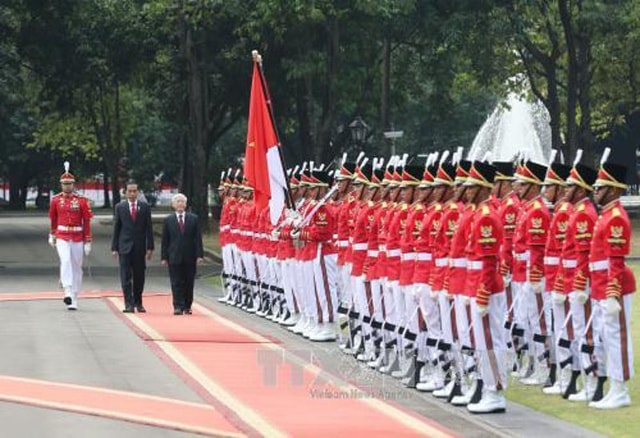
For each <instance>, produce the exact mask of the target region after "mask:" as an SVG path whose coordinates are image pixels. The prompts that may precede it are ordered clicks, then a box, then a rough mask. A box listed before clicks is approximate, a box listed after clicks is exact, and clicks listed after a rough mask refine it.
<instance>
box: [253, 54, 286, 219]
mask: <svg viewBox="0 0 640 438" xmlns="http://www.w3.org/2000/svg"><path fill="white" fill-rule="evenodd" d="M260 75H261V72H260V69H259V66H258V63H257V62H254V63H253V79H252V81H251V98H250V100H249V126H248V130H247V146H246V152H245V161H244V176H245V178H247V180H248V181H249V184H250V185H251V186H252V187H253V189H254V200H255V203H256V207H257V208H258V209H259V210H258V211H260V210H262V209H263V208H264V207H266V206H267V204H268V205H269V210H270V217H271V223H272V224H273V225H275V224H276V223H277V222H278V219H279V217H280V215H281V213H282V209H283V208H284V205H285V196H286V190H287V181H286V176H285V172H284V168H283V166H282V160H281V158H280V149H279V148H280V144H279V142H278V136H277V134H276V130H275V127H274V126H273V122H272V120H271V117H270V115H269V108H268V107H267V99H266V93H265V90H264V88H263V86H262V81H261V80H260Z"/></svg>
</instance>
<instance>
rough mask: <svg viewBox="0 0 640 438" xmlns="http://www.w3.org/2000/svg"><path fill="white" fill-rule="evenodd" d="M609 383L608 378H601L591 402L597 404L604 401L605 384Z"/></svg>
mask: <svg viewBox="0 0 640 438" xmlns="http://www.w3.org/2000/svg"><path fill="white" fill-rule="evenodd" d="M606 381H607V376H599V377H598V384H597V385H596V390H595V391H594V393H593V398H592V399H591V401H594V402H597V401H600V400H602V398H603V397H604V382H606Z"/></svg>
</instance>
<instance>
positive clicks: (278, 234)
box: [271, 230, 280, 239]
mask: <svg viewBox="0 0 640 438" xmlns="http://www.w3.org/2000/svg"><path fill="white" fill-rule="evenodd" d="M271 237H273V238H274V239H277V238H279V237H280V230H273V231H272V232H271Z"/></svg>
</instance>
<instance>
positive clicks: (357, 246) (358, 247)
mask: <svg viewBox="0 0 640 438" xmlns="http://www.w3.org/2000/svg"><path fill="white" fill-rule="evenodd" d="M368 246H369V244H368V243H367V242H364V243H356V244H355V245H353V246H352V249H353V250H354V251H364V250H366V249H367V247H368Z"/></svg>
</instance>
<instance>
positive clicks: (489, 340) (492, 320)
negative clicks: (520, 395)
mask: <svg viewBox="0 0 640 438" xmlns="http://www.w3.org/2000/svg"><path fill="white" fill-rule="evenodd" d="M471 306H472V307H471V316H472V319H473V332H474V338H475V341H476V352H477V353H478V357H479V364H480V367H479V370H480V375H481V376H482V380H483V382H484V387H485V388H486V389H488V390H491V391H496V390H504V389H506V388H507V381H508V379H507V373H506V371H507V370H506V367H505V364H507V362H508V361H507V358H508V351H507V338H508V332H507V330H505V328H504V315H506V312H507V297H506V295H505V293H504V292H500V293H498V294H492V295H491V296H490V297H489V306H488V307H489V313H488V314H487V315H486V316H484V317H482V316H480V313H479V312H478V306H477V304H476V302H475V300H472V302H471Z"/></svg>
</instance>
